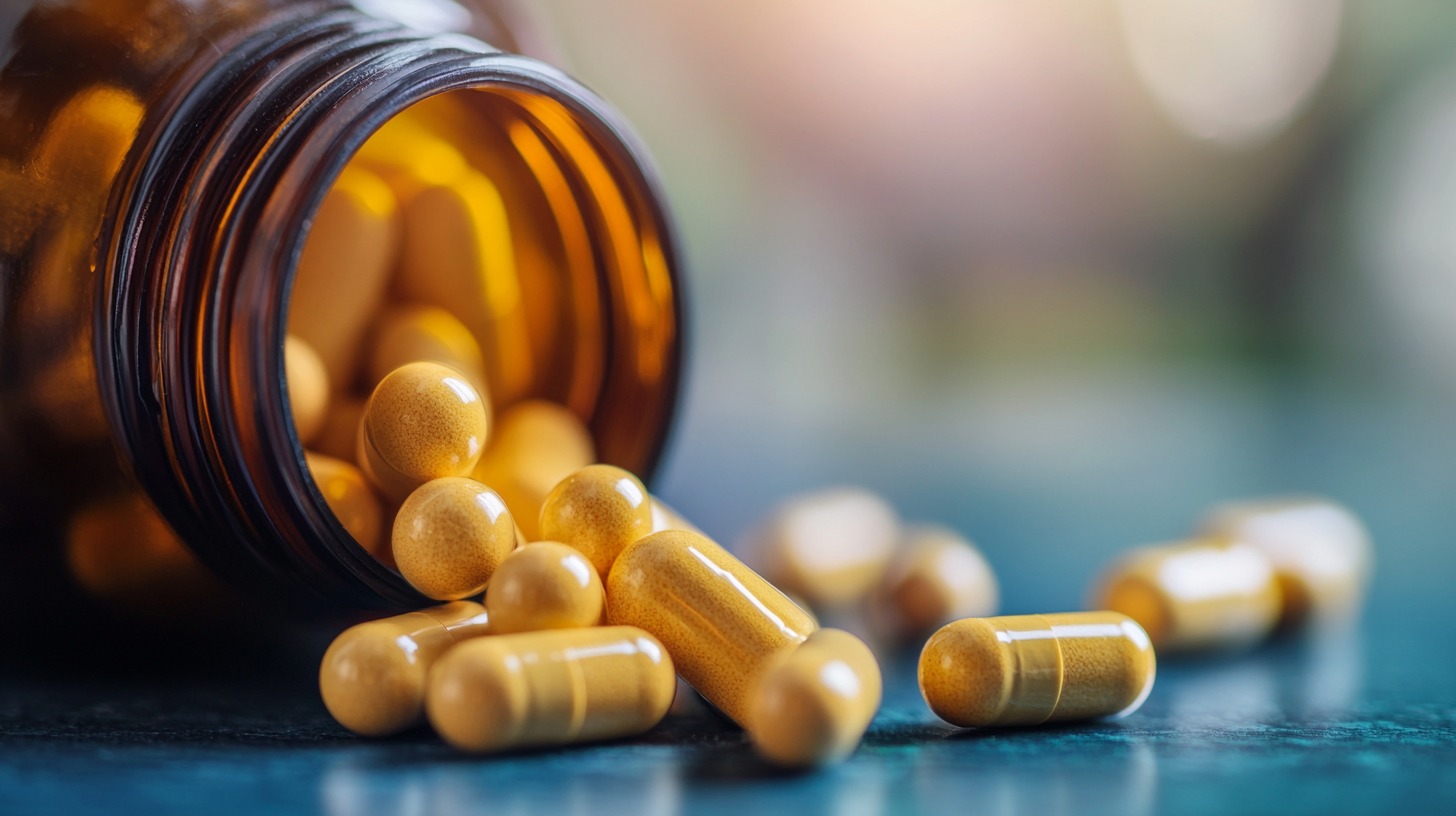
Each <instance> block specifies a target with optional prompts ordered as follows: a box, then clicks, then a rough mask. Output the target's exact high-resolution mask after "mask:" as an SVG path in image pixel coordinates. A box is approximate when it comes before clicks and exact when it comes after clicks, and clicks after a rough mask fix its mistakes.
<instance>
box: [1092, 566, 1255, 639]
mask: <svg viewBox="0 0 1456 816" xmlns="http://www.w3.org/2000/svg"><path fill="white" fill-rule="evenodd" d="M1280 604H1281V600H1280V595H1279V584H1278V583H1277V582H1276V581H1275V580H1274V568H1273V566H1272V565H1271V564H1270V563H1269V559H1268V557H1267V556H1265V555H1264V554H1263V553H1262V552H1260V551H1259V550H1257V549H1255V548H1253V547H1251V546H1249V545H1248V544H1244V543H1242V542H1238V541H1222V540H1217V539H1208V540H1203V541H1187V542H1179V543H1176V544H1167V545H1163V546H1157V547H1145V548H1142V549H1137V550H1133V551H1132V552H1130V553H1128V554H1127V555H1126V556H1125V557H1123V558H1121V559H1119V560H1118V561H1117V562H1115V563H1114V564H1113V565H1112V567H1111V568H1110V569H1109V570H1108V571H1107V573H1106V574H1105V575H1103V576H1102V578H1101V580H1100V582H1099V584H1098V586H1097V587H1096V588H1094V590H1093V596H1092V601H1091V605H1092V606H1093V607H1094V608H1098V609H1110V610H1113V611H1115V612H1121V613H1122V614H1124V615H1127V616H1128V617H1130V618H1132V619H1133V620H1135V621H1137V622H1138V623H1139V624H1141V625H1142V627H1143V629H1145V630H1147V633H1148V635H1149V636H1150V637H1151V638H1152V639H1153V643H1154V644H1155V645H1156V646H1157V647H1158V648H1159V649H1164V650H1192V649H1213V648H1234V647H1239V646H1247V645H1249V644H1251V643H1255V642H1257V641H1258V640H1260V639H1261V638H1263V637H1264V636H1265V635H1267V634H1269V632H1270V630H1272V629H1273V628H1274V624H1275V623H1276V622H1277V621H1278V619H1279V609H1280Z"/></svg>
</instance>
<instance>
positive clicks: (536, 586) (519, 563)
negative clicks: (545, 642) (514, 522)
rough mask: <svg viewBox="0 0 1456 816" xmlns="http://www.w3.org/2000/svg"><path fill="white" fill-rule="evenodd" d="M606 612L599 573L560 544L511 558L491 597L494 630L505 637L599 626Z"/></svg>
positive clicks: (538, 545) (541, 544)
mask: <svg viewBox="0 0 1456 816" xmlns="http://www.w3.org/2000/svg"><path fill="white" fill-rule="evenodd" d="M605 607H606V593H605V592H604V590H603V589H602V579H601V578H600V577H599V576H598V575H597V571H596V568H594V567H593V566H592V565H591V562H590V561H588V560H586V556H585V555H583V554H582V553H581V552H580V551H579V550H577V549H575V548H573V547H568V546H566V545H565V544H562V543H561V542H559V541H538V542H535V543H533V544H527V545H526V546H524V547H521V548H520V549H517V550H516V551H515V552H513V553H511V554H509V555H507V556H506V557H505V560H503V561H501V563H500V566H499V567H496V570H495V574H494V575H492V576H491V579H490V591H489V592H487V593H486V596H485V608H486V611H487V612H489V613H490V620H491V625H492V626H493V627H494V628H495V631H496V632H497V633H498V634H502V635H505V634H511V633H514V632H534V631H538V630H542V629H574V628H580V627H583V626H596V625H597V624H599V623H601V622H602V615H603V614H604V612H605V611H606V610H605Z"/></svg>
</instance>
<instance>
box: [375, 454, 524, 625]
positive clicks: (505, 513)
mask: <svg viewBox="0 0 1456 816" xmlns="http://www.w3.org/2000/svg"><path fill="white" fill-rule="evenodd" d="M390 543H391V549H392V550H393V553H394V560H395V563H396V564H398V565H399V573H400V575H403V576H404V579H405V580H406V581H409V583H410V586H413V587H414V588H415V589H417V590H419V591H420V593H421V594H423V595H424V596H426V597H428V598H434V599H435V600H440V601H448V600H455V599H458V598H468V597H470V596H471V595H478V594H479V593H480V592H481V591H483V590H484V589H485V585H486V584H487V583H489V582H490V578H491V576H492V575H493V574H494V573H495V570H496V567H498V566H500V564H501V562H502V561H504V560H505V557H506V556H507V555H509V554H510V553H511V551H512V550H514V549H515V548H516V545H517V544H518V543H519V542H518V539H517V537H516V523H515V521H514V520H512V518H511V514H510V511H509V510H507V509H506V505H505V502H503V501H501V497H500V496H498V495H496V493H495V491H494V490H491V489H490V488H488V487H486V486H485V485H483V484H481V483H479V482H476V481H473V480H471V479H466V478H462V477H458V476H453V477H447V478H444V479H435V480H434V481H431V482H427V483H425V484H424V485H421V486H420V488H419V489H418V490H416V491H415V492H413V493H411V494H410V495H409V498H407V499H405V501H404V504H402V505H400V508H399V512H398V513H396V514H395V517H394V529H393V532H392V534H391V536H390Z"/></svg>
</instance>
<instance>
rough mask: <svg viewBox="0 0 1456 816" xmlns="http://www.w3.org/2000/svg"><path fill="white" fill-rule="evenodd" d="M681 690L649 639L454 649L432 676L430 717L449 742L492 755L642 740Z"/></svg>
mask: <svg viewBox="0 0 1456 816" xmlns="http://www.w3.org/2000/svg"><path fill="white" fill-rule="evenodd" d="M675 690H676V677H675V676H674V675H673V664H672V659H671V658H669V657H668V652H667V650H666V649H664V648H663V647H662V644H661V643H659V642H658V641H657V640H656V639H655V638H653V637H652V635H650V634H648V633H647V632H644V631H642V630H641V629H636V628H634V627H631V626H607V627H594V628H591V629H557V630H552V631H547V632H527V633H523V634H515V635H501V636H499V637H490V638H482V639H480V640H474V641H471V642H470V643H465V644H462V645H460V646H459V647H458V648H455V649H452V650H451V651H450V653H449V654H447V655H445V657H444V658H443V659H441V660H440V662H439V663H438V664H437V665H436V666H435V669H434V671H433V672H431V674H430V686H429V693H428V694H427V695H426V702H425V707H426V710H427V711H428V713H429V718H430V724H431V725H433V726H434V727H435V730H436V731H437V732H439V734H440V736H441V737H443V738H444V740H445V741H446V742H448V743H450V744H451V745H453V746H455V747H456V748H459V749H460V750H462V751H470V752H474V753H488V752H495V751H503V750H506V749H510V748H528V747H539V746H546V745H565V744H567V743H573V742H587V741H591V740H603V739H612V738H616V737H627V736H632V735H634V734H640V733H642V732H644V731H646V730H648V729H650V728H652V727H653V726H654V725H657V723H658V722H660V721H661V720H662V717H663V715H664V714H666V713H667V709H668V707H669V706H670V705H672V697H673V693H674V691H675Z"/></svg>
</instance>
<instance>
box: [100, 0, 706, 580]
mask: <svg viewBox="0 0 1456 816" xmlns="http://www.w3.org/2000/svg"><path fill="white" fill-rule="evenodd" d="M284 14H285V16H284V17H283V18H275V19H272V20H270V21H267V22H266V23H265V24H263V25H260V26H258V27H256V28H255V29H254V30H252V31H250V32H246V33H245V34H244V35H242V37H241V41H240V42H237V43H231V44H219V52H220V53H221V54H224V55H225V56H220V57H219V58H218V59H217V61H215V62H212V63H210V64H207V65H199V66H195V67H193V68H192V69H190V70H189V71H187V72H184V74H183V76H182V77H180V79H179V81H178V83H177V84H176V85H175V86H174V87H175V91H174V94H173V96H172V97H171V98H170V99H169V100H168V103H167V104H165V105H162V106H159V107H158V108H157V109H156V116H155V117H154V118H153V119H151V120H150V121H149V122H147V123H144V125H143V132H142V135H141V140H140V145H141V147H140V149H138V150H137V151H136V152H135V153H134V154H133V156H134V163H133V164H131V165H129V166H128V167H127V168H124V170H123V174H124V179H123V183H122V184H120V185H118V190H119V191H121V192H120V194H119V197H120V200H119V201H115V202H114V204H113V208H112V212H113V213H114V219H113V220H112V221H111V222H110V224H109V226H110V229H109V230H107V231H105V232H104V233H103V236H102V245H101V251H100V253H99V256H98V257H99V258H100V259H101V262H102V264H103V269H104V270H105V274H104V275H103V291H102V292H101V294H100V297H99V298H98V303H97V308H98V314H97V340H98V342H97V344H96V347H97V358H98V359H97V362H98V369H99V371H100V372H101V386H102V394H103V399H104V400H105V401H106V403H107V408H108V413H109V415H110V419H111V422H112V426H113V428H115V429H117V434H116V435H117V439H118V443H119V447H120V448H121V454H122V457H123V459H124V460H125V461H127V462H128V464H130V466H131V469H132V471H133V472H134V473H135V475H136V476H137V477H138V479H139V480H140V481H141V482H142V484H143V486H144V487H145V488H146V490H147V491H148V492H149V493H150V494H151V495H152V497H153V498H154V499H155V500H156V502H157V504H158V506H159V507H160V508H161V509H162V511H163V512H164V514H165V515H166V516H167V518H168V520H169V521H170V522H172V524H173V525H174V526H175V527H176V528H177V529H178V532H179V533H181V534H182V536H183V538H184V539H186V540H187V541H188V542H189V544H191V545H192V547H193V548H194V550H196V551H197V554H198V555H199V556H201V557H202V558H203V560H204V561H206V562H207V563H208V564H209V565H210V566H212V567H213V568H214V569H215V570H216V571H218V572H219V573H220V574H222V575H224V576H225V577H227V578H228V579H230V580H232V581H233V582H234V583H239V584H241V585H243V588H245V589H248V590H251V591H253V592H261V593H263V594H266V595H268V596H272V597H277V598H282V599H286V600H288V601H290V602H294V603H298V602H301V603H302V604H304V605H306V606H318V607H324V608H333V609H337V608H340V607H343V608H354V609H365V608H402V607H409V606H418V605H421V604H423V603H424V602H425V601H424V599H423V598H422V597H421V596H419V595H417V594H416V593H415V592H414V591H413V590H412V589H410V588H409V587H408V586H407V585H406V584H405V583H404V581H403V580H402V579H401V578H400V577H399V576H398V575H397V574H396V573H395V572H394V571H392V570H390V569H388V568H386V567H384V566H383V565H381V564H380V563H379V562H377V561H376V560H375V559H374V558H373V557H371V556H369V555H368V554H367V553H365V552H364V551H363V550H362V549H361V548H359V547H358V546H357V545H355V544H354V543H353V540H352V539H351V538H350V537H349V536H348V534H347V533H346V532H345V531H344V529H343V528H342V526H341V525H340V524H339V523H338V522H337V520H336V519H335V518H334V516H333V514H332V513H331V512H330V511H329V509H328V506H327V504H326V503H325V502H324V500H323V498H322V496H320V495H319V493H318V491H317V490H316V489H315V488H314V486H313V482H312V479H311V478H310V477H309V475H308V473H307V470H306V466H305V464H304V460H303V448H302V446H301V444H300V443H299V440H298V438H297V435H296V433H295V431H294V428H293V423H292V419H291V415H290V413H289V409H288V407H287V400H286V390H285V382H284V374H283V372H284V365H283V340H284V335H285V331H286V322H287V321H286V315H287V306H288V292H289V288H290V284H291V279H292V275H293V272H294V269H295V267H296V264H297V260H298V258H299V255H300V253H301V250H302V246H303V240H304V237H305V235H306V233H307V230H308V226H309V223H310V219H311V218H312V215H313V213H314V212H315V211H316V210H317V209H318V207H319V205H320V203H321V202H322V199H323V197H324V194H325V193H326V191H327V190H328V188H329V187H330V185H331V184H332V182H333V180H334V179H335V178H336V177H337V176H338V175H339V173H340V172H341V170H342V169H343V166H344V164H345V163H346V162H347V161H348V160H349V158H350V157H351V156H352V155H353V154H354V153H355V152H356V151H357V150H358V148H359V147H360V146H361V144H362V143H363V141H364V140H365V139H366V138H367V137H368V136H369V135H370V134H371V133H373V132H374V131H375V130H376V129H377V128H378V127H379V126H380V125H382V124H383V123H384V122H385V121H387V120H389V119H391V118H393V117H394V116H396V115H398V114H400V113H401V112H402V111H404V110H405V109H406V108H408V107H410V106H411V105H414V104H416V103H418V102H420V101H422V100H424V99H426V98H429V97H433V96H435V95H439V94H445V93H450V92H455V91H463V90H466V89H473V90H476V91H483V92H486V93H488V94H496V95H500V96H502V97H504V98H509V99H512V100H523V102H521V103H520V104H522V105H524V106H525V107H530V106H531V105H533V104H538V103H539V105H540V106H542V108H543V109H549V110H550V111H551V112H553V113H552V115H559V116H560V118H561V120H560V122H558V123H556V124H552V123H550V122H544V121H543V123H542V124H541V127H542V128H544V129H545V130H547V131H549V129H550V128H551V127H560V128H564V129H567V130H569V131H571V133H572V134H574V138H581V139H584V140H585V141H584V142H583V143H584V144H587V145H589V146H590V147H589V148H588V152H589V153H590V154H591V155H590V156H588V157H587V158H586V164H588V165H591V166H589V167H584V168H582V167H579V168H578V169H579V170H580V171H581V172H583V173H585V174H590V172H592V171H593V169H594V168H595V167H596V165H597V164H600V166H601V168H602V169H603V170H604V171H605V172H606V173H608V174H609V176H610V178H611V180H612V183H613V187H614V189H617V190H618V191H619V193H620V194H621V195H622V196H624V200H625V201H626V203H627V210H628V211H629V213H630V217H631V221H632V223H630V224H629V225H628V227H630V229H629V230H628V231H629V232H631V235H630V236H629V235H628V234H626V233H625V232H624V231H623V230H624V229H626V228H624V227H622V226H621V225H618V226H617V227H616V228H614V227H613V226H612V225H611V224H610V223H609V222H610V220H611V219H610V218H607V217H602V218H599V219H597V222H596V223H595V224H594V225H591V226H589V227H588V229H587V232H588V233H589V239H590V241H589V243H590V244H591V245H592V246H594V247H595V249H596V252H595V254H594V255H593V257H594V258H595V259H596V262H595V267H596V268H595V276H596V277H597V278H598V279H599V280H598V281H597V283H598V285H599V287H600V290H601V293H602V295H603V298H604V305H603V306H602V309H601V311H602V315H603V321H602V322H603V325H604V328H603V332H604V335H603V337H602V338H601V339H602V340H603V341H604V342H602V343H601V344H600V348H601V349H603V350H604V351H603V352H602V353H603V354H604V355H606V359H605V360H604V361H602V362H601V366H600V368H601V371H600V372H599V373H600V376H601V380H602V381H603V382H604V383H611V385H610V386H603V387H601V388H599V389H597V390H596V392H594V398H595V404H594V405H592V406H590V407H589V409H588V410H589V412H590V413H592V415H594V416H595V417H596V419H594V425H595V424H596V423H597V422H599V421H603V417H605V416H608V415H611V414H613V413H614V412H615V413H622V412H624V411H626V410H627V409H628V408H629V407H632V406H635V407H636V408H637V411H638V412H640V414H641V417H640V418H639V419H638V420H637V421H636V423H635V426H636V427H635V435H632V434H629V436H633V440H632V442H631V443H630V444H629V445H627V447H626V448H624V449H623V450H622V451H608V450H604V451H603V458H608V457H609V456H615V458H617V459H619V460H632V459H635V460H637V461H630V462H628V464H630V465H633V466H636V467H638V468H639V469H650V468H651V466H652V465H653V464H654V463H655V461H656V458H657V455H658V452H659V451H660V448H661V445H662V441H663V436H664V434H665V431H666V428H667V427H668V425H669V424H670V423H669V420H670V418H671V417H670V414H671V412H672V410H673V405H674V403H675V396H676V388H677V366H678V343H677V338H676V331H677V328H676V327H677V315H678V291H677V289H678V287H677V286H676V282H675V280H674V272H675V269H676V267H677V260H676V256H675V250H674V247H673V244H672V239H671V229H670V225H669V224H668V222H667V217H666V215H665V213H664V212H663V211H662V209H661V204H660V202H661V200H662V199H661V196H660V195H659V194H658V192H657V189H656V187H655V184H654V182H653V180H652V175H651V172H650V170H648V169H647V167H646V164H645V162H644V160H643V158H642V154H641V152H640V150H639V149H638V148H637V147H636V145H635V144H634V143H633V142H632V141H631V140H630V137H629V136H627V135H625V130H624V129H623V128H622V127H621V125H620V124H619V123H618V122H617V121H616V120H615V117H614V115H613V114H612V113H611V112H610V110H609V109H607V108H606V106H605V105H604V104H603V103H602V102H600V101H599V100H598V99H596V98H595V97H593V96H592V95H591V94H590V93H589V92H587V91H586V90H585V89H584V88H582V87H581V86H579V85H578V84H576V83H575V82H573V81H572V80H570V79H569V78H567V77H566V76H564V75H563V74H561V73H560V72H558V71H556V70H555V69H553V68H551V67H549V66H547V65H544V64H542V63H538V62H535V61H533V60H530V59H528V58H524V57H520V56H516V55H512V54H505V53H502V52H499V51H496V50H494V49H492V48H490V47H489V46H487V45H485V44H484V43H481V42H479V41H477V40H474V39H470V38H466V37H461V36H456V35H448V36H422V35H420V34H418V33H417V32H412V31H410V30H407V29H403V28H400V27H398V26H395V25H393V24H389V23H385V22H382V21H379V20H377V19H373V18H369V17H365V16H363V15H361V14H359V13H358V12H355V11H351V10H339V11H333V12H329V13H326V14H323V15H318V16H313V17H307V16H304V15H302V14H296V13H295V14H289V13H287V12H284ZM547 118H549V116H548V117H547ZM568 181H571V179H568ZM582 183H587V182H586V181H583V182H582ZM588 189H591V188H590V187H588ZM582 215H583V216H584V217H586V218H587V219H588V220H589V221H590V220H592V219H593V218H594V217H595V216H594V215H593V214H592V213H582ZM598 215H600V214H598ZM629 240H630V241H631V242H632V243H634V244H636V245H637V246H638V247H639V248H638V249H637V251H636V255H635V256H629V257H632V258H633V259H632V260H631V261H629V263H628V265H629V266H640V267H642V268H640V269H638V268H633V269H623V268H621V263H622V250H623V249H624V248H625V244H626V243H627V242H628V241H629ZM640 247H651V252H644V251H642V250H641V249H640ZM654 255H655V256H656V257H653V256H654ZM644 259H645V260H644ZM624 272H625V275H626V277H625V279H626V280H628V281H629V283H628V284H627V285H626V286H625V287H624V286H621V285H618V284H617V283H615V282H616V281H618V280H621V279H623V275H624ZM664 276H665V278H666V279H667V280H669V281H671V282H672V285H671V286H669V287H668V288H667V291H666V292H659V293H658V296H657V299H656V302H657V304H658V307H659V312H660V314H655V315H648V317H649V321H648V322H649V323H650V322H652V319H658V320H660V319H661V318H663V316H664V315H665V316H666V321H665V323H666V325H667V326H669V327H670V330H669V332H668V336H667V337H664V338H661V339H659V340H658V341H656V342H648V343H646V344H645V345H644V344H642V343H640V342H639V343H636V344H633V343H629V344H627V345H629V346H630V345H637V346H642V348H638V349H637V350H636V351H631V352H628V353H625V354H624V353H623V352H622V351H621V344H620V343H617V342H614V341H620V340H621V339H623V338H624V335H622V333H621V332H622V331H623V330H624V326H623V324H624V323H630V322H631V321H623V320H620V319H615V320H614V317H613V316H614V315H617V314H618V313H622V314H626V313H628V312H630V311H631V309H630V308H628V307H630V306H631V305H632V304H618V303H608V302H607V301H610V300H611V299H613V298H618V299H620V298H621V297H624V296H625V297H629V298H630V294H631V293H630V291H628V292H619V291H618V290H623V289H626V290H631V289H633V288H634V285H633V284H632V283H630V281H636V280H639V279H640V281H644V282H648V283H650V282H651V281H654V280H659V279H662V278H663V277H664ZM636 288H640V285H639V286H637V287H636ZM639 300H640V298H639ZM638 311H639V312H640V308H639V309H638ZM638 334H640V332H639V333H638ZM634 336H636V335H634ZM638 339H639V340H640V339H641V338H640V337H639V338H638ZM639 358H641V359H639ZM647 358H655V359H657V364H658V365H659V366H660V367H665V370H660V371H659V372H658V373H659V374H660V375H661V376H657V377H655V378H646V379H643V378H636V379H634V377H633V376H632V373H631V371H632V368H633V367H634V366H636V367H639V368H640V364H641V362H642V359H647ZM619 381H620V382H619ZM633 382H636V383H637V385H636V386H634V385H633Z"/></svg>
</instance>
